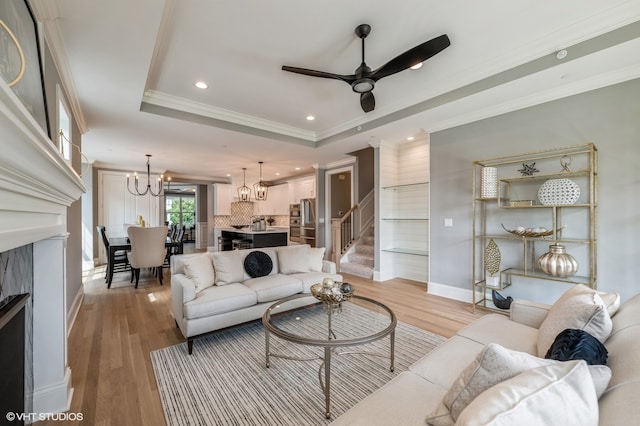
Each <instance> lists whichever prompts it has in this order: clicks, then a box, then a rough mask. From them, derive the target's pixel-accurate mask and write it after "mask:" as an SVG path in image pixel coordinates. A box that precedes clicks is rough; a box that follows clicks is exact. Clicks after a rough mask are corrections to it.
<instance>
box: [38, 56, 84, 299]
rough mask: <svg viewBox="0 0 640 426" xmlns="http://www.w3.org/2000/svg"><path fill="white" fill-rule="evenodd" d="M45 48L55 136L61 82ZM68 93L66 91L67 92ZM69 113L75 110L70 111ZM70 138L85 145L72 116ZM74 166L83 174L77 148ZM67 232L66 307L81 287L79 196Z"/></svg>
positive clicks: (69, 212) (69, 214)
mask: <svg viewBox="0 0 640 426" xmlns="http://www.w3.org/2000/svg"><path fill="white" fill-rule="evenodd" d="M43 50H44V59H45V61H44V70H45V74H44V86H45V92H46V96H47V112H48V115H49V128H50V131H51V135H52V139H53V140H55V138H56V137H57V134H58V128H57V127H58V123H57V120H56V110H57V108H58V100H57V97H56V86H57V85H60V87H61V88H62V83H61V81H60V77H59V75H58V71H57V69H56V67H55V64H54V62H53V59H52V57H51V53H50V52H49V49H48V48H46V49H43ZM65 96H66V94H65ZM67 105H70V104H69V102H68V101H67ZM69 114H73V112H72V111H69ZM70 141H71V142H72V143H73V144H74V145H77V146H78V147H79V148H80V149H82V135H81V134H80V129H79V128H78V126H77V124H76V121H75V118H74V119H73V127H72V129H71V138H70ZM72 152H73V154H72V157H71V162H72V167H73V169H74V170H75V171H76V172H77V173H78V174H80V173H81V171H82V159H81V157H80V155H79V153H78V151H77V150H76V149H75V148H74V149H72ZM67 232H69V238H68V240H67V253H66V256H67V259H66V262H67V271H66V274H67V309H71V308H72V307H73V300H74V299H75V298H76V296H77V294H78V292H79V291H80V289H81V287H82V201H81V200H77V201H75V202H74V203H73V204H71V206H70V207H69V208H68V209H67Z"/></svg>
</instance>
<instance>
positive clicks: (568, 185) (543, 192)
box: [538, 178, 580, 206]
mask: <svg viewBox="0 0 640 426" xmlns="http://www.w3.org/2000/svg"><path fill="white" fill-rule="evenodd" d="M578 198H580V187H579V186H578V184H577V183H575V182H574V181H572V180H571V179H565V178H563V179H549V180H548V181H546V182H545V183H543V184H542V186H541V187H540V189H539V190H538V200H540V203H542V205H545V206H566V205H570V204H575V203H576V202H577V201H578Z"/></svg>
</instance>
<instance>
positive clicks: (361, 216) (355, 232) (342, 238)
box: [331, 190, 374, 267]
mask: <svg viewBox="0 0 640 426" xmlns="http://www.w3.org/2000/svg"><path fill="white" fill-rule="evenodd" d="M373 196H374V191H373V190H372V191H371V192H369V193H368V194H367V195H366V196H365V197H364V198H363V199H362V201H361V202H360V203H359V204H356V205H354V206H353V207H351V208H350V209H349V211H347V212H346V213H345V214H344V215H343V216H342V217H341V218H336V219H331V232H332V245H333V248H332V253H333V254H332V256H333V259H332V260H333V261H334V262H335V263H336V265H338V267H339V265H340V259H341V258H342V256H344V254H345V253H347V251H348V250H349V248H351V247H352V246H353V244H354V243H355V242H356V241H357V240H358V238H360V235H361V234H362V232H363V230H364V229H366V228H365V225H367V226H368V225H370V224H371V223H372V222H373V211H374V210H373V208H370V207H372V206H373ZM365 215H366V217H365Z"/></svg>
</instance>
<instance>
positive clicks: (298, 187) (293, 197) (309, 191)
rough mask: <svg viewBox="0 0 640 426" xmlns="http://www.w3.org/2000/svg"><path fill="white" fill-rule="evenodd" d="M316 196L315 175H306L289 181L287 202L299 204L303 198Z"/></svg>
mask: <svg viewBox="0 0 640 426" xmlns="http://www.w3.org/2000/svg"><path fill="white" fill-rule="evenodd" d="M315 197H316V178H315V176H310V177H304V178H300V179H294V180H290V181H289V202H288V203H287V204H298V203H299V202H300V200H301V199H303V198H315Z"/></svg>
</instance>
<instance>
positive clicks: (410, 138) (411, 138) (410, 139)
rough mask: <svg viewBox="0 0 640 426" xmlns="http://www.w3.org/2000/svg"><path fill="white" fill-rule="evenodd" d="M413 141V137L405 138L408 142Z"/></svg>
mask: <svg viewBox="0 0 640 426" xmlns="http://www.w3.org/2000/svg"><path fill="white" fill-rule="evenodd" d="M414 139H415V138H414V137H413V136H409V137H408V138H407V140H408V141H412V140H414Z"/></svg>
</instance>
